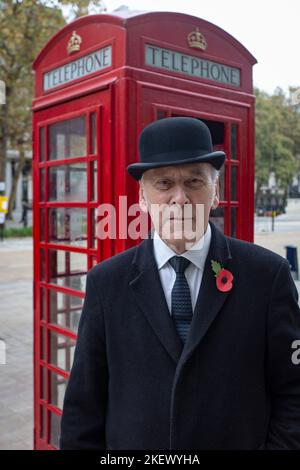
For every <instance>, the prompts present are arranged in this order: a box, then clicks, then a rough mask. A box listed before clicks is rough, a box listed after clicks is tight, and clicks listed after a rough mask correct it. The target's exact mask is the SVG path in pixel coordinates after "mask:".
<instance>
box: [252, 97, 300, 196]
mask: <svg viewBox="0 0 300 470" xmlns="http://www.w3.org/2000/svg"><path fill="white" fill-rule="evenodd" d="M255 94H256V122H255V124H256V163H255V165H256V168H255V170H256V183H257V190H256V194H258V193H259V191H260V189H261V186H262V185H264V184H267V183H268V178H269V175H270V173H271V172H274V174H275V177H276V181H277V185H278V187H280V188H284V189H287V187H288V185H289V184H290V183H291V180H292V178H293V176H294V174H295V173H296V171H297V159H296V146H297V143H296V141H295V137H296V135H295V125H296V124H297V126H300V118H299V113H298V115H295V112H294V110H293V108H292V106H291V104H290V103H289V101H288V99H287V98H286V96H285V94H284V93H283V91H282V90H281V89H280V88H277V89H276V91H275V93H274V94H273V95H272V96H270V95H268V94H267V93H265V92H263V91H260V90H258V89H256V90H255ZM299 129H300V127H299ZM298 138H299V139H300V132H299V135H298V134H297V139H298Z"/></svg>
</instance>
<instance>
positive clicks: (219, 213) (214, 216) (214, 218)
mask: <svg viewBox="0 0 300 470" xmlns="http://www.w3.org/2000/svg"><path fill="white" fill-rule="evenodd" d="M209 220H210V221H211V222H212V223H213V224H214V225H215V226H216V227H217V228H218V229H219V230H221V232H223V233H224V207H217V209H215V210H212V211H211V212H210V217H209Z"/></svg>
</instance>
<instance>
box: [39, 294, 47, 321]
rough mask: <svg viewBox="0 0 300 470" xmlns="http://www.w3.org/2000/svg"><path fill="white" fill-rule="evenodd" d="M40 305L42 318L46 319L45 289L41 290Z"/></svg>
mask: <svg viewBox="0 0 300 470" xmlns="http://www.w3.org/2000/svg"><path fill="white" fill-rule="evenodd" d="M40 296H41V297H40V305H41V314H40V318H41V319H42V320H45V319H46V291H45V289H41V290H40Z"/></svg>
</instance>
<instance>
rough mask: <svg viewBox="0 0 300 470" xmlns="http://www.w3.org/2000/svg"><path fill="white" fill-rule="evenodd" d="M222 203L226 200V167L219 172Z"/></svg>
mask: <svg viewBox="0 0 300 470" xmlns="http://www.w3.org/2000/svg"><path fill="white" fill-rule="evenodd" d="M219 186H220V201H224V200H225V165H222V166H221V168H220V170H219Z"/></svg>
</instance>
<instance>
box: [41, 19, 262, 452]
mask: <svg viewBox="0 0 300 470" xmlns="http://www.w3.org/2000/svg"><path fill="white" fill-rule="evenodd" d="M196 28H199V31H200V32H201V33H202V34H203V35H204V36H205V38H206V41H207V44H208V47H207V49H206V50H205V51H204V50H200V49H195V48H191V47H190V46H189V44H188V42H187V36H188V34H189V33H191V32H192V31H195V30H196ZM73 31H76V33H77V34H78V35H80V37H81V38H82V44H81V49H80V51H77V52H75V53H72V54H71V55H69V54H68V52H67V44H68V41H69V39H70V37H71V35H72V33H73ZM146 44H151V45H153V46H155V47H159V48H163V49H168V50H172V51H175V52H178V53H181V54H185V55H189V56H193V57H196V58H199V59H207V60H210V61H213V62H217V63H219V64H224V65H226V66H231V67H236V68H238V69H240V75H241V83H240V86H234V85H230V84H225V83H219V82H216V81H212V80H208V79H205V78H198V77H195V76H189V75H187V74H185V73H183V72H179V71H171V70H168V69H166V68H165V69H162V68H160V69H158V68H154V67H151V66H149V65H145V45H146ZM107 46H111V51H112V52H111V65H110V66H108V67H106V68H105V69H103V70H100V71H97V72H93V73H91V74H89V75H86V76H84V77H81V78H78V79H76V80H73V81H71V82H68V83H65V84H61V85H59V86H56V87H55V88H53V89H50V90H48V91H43V76H44V74H45V73H47V72H49V71H53V70H54V69H56V68H58V67H61V66H63V65H65V64H68V63H70V62H72V61H74V60H76V59H78V58H82V57H85V56H86V55H87V54H89V53H92V52H94V51H97V50H99V49H101V48H104V47H107ZM255 63H256V60H255V58H254V57H253V56H252V55H251V54H250V53H249V52H248V51H247V49H245V47H244V46H243V45H242V44H240V43H239V42H238V41H237V40H235V39H234V38H233V37H232V36H231V35H230V34H228V33H226V32H225V31H223V30H222V29H220V28H219V27H217V26H215V25H213V24H211V23H209V22H207V21H204V20H202V19H200V18H196V17H193V16H189V15H184V14H179V13H159V12H152V13H145V14H137V15H132V16H130V15H128V16H127V17H118V16H111V15H91V16H86V17H82V18H79V19H78V20H76V21H73V22H72V23H70V24H68V25H67V26H66V27H64V28H63V29H62V30H61V31H59V32H58V33H57V34H56V35H55V36H54V37H53V38H52V39H51V40H50V41H49V42H48V43H47V44H46V45H45V47H44V48H43V49H42V51H41V52H40V54H39V55H38V57H37V58H36V60H35V62H34V64H33V68H34V70H35V74H36V79H35V98H34V101H33V108H32V109H33V154H34V158H33V182H34V206H33V210H34V227H33V232H34V402H35V405H34V414H35V419H34V422H35V427H34V446H35V448H36V449H45V450H47V449H55V448H57V445H58V433H59V417H60V415H61V408H62V398H63V391H64V387H65V382H66V381H67V379H68V375H69V369H70V365H71V360H72V353H71V351H72V348H73V343H72V341H73V342H75V340H76V329H75V328H74V325H73V327H72V322H73V323H74V321H75V320H74V319H77V320H76V321H78V315H79V311H80V308H81V305H82V301H83V297H84V283H83V282H82V281H83V280H84V275H85V273H86V272H87V271H88V270H89V269H90V268H91V267H92V266H93V265H94V264H95V263H97V262H99V261H101V260H103V259H105V258H108V257H110V256H112V255H114V254H116V253H118V252H120V251H123V250H124V249H126V248H129V247H130V246H133V245H135V244H136V243H137V242H138V241H134V240H130V239H122V238H119V239H118V238H117V239H116V240H109V239H106V240H99V239H95V211H96V209H97V207H98V206H99V204H100V203H111V204H114V205H115V207H116V208H118V198H119V196H124V195H127V197H128V203H127V205H128V207H129V206H130V205H131V204H133V203H136V202H137V196H138V184H137V183H136V182H135V181H133V180H132V178H131V177H130V176H129V175H128V174H127V172H126V166H127V165H128V164H129V163H133V162H135V161H136V160H137V158H138V157H137V140H138V135H139V133H140V131H141V130H142V129H143V127H144V126H145V125H147V124H148V123H149V122H151V121H153V120H155V119H159V118H162V117H168V116H176V115H182V116H193V117H197V118H200V119H203V120H205V121H206V122H207V123H208V124H210V125H211V126H212V129H219V131H220V129H221V131H220V132H221V136H222V138H221V140H220V138H219V139H217V138H216V139H215V141H214V147H215V149H224V150H225V152H226V154H227V158H226V162H225V166H224V168H225V175H224V185H223V189H222V192H223V193H224V194H223V196H222V200H221V203H220V209H219V210H218V211H219V214H218V212H217V213H216V214H212V215H215V216H218V219H216V218H215V221H216V223H219V224H221V226H222V225H223V229H224V232H225V233H226V234H229V235H232V236H235V237H238V238H241V239H245V240H249V241H253V214H254V96H253V89H252V67H253V65H254V64H255ZM93 113H95V116H96V126H95V132H96V141H97V150H96V152H93V148H92V142H91V134H92V130H93V129H92V119H93V117H91V116H92V115H93ZM79 117H82V120H81V122H83V121H85V129H86V133H85V139H86V140H85V141H84V139H83V140H81V144H82V143H84V147H85V151H84V152H83V153H82V154H80V155H77V154H76V155H75V156H72V157H70V156H66V155H65V154H64V152H65V153H66V149H68V148H69V147H68V146H70V145H71V144H70V143H68V142H69V141H70V139H71V137H69V138H67V137H66V136H65V140H64V143H63V144H61V142H60V140H61V137H60V136H59V135H56V141H55V145H56V147H55V149H54V150H53V148H52V144H51V139H50V137H51V136H50V133H51V130H53V127H51V126H53V125H56V124H57V125H58V126H59V125H61V126H64V125H65V124H63V123H64V122H65V121H68V122H69V123H70V121H71V120H72V119H73V120H74V119H76V118H79ZM213 132H214V131H213ZM216 132H217V131H216ZM79 137H80V136H79ZM79 137H78V138H79ZM214 137H215V136H214V134H213V139H214ZM73 138H74V135H73ZM68 139H69V140H68ZM75 140H76V135H75ZM61 145H63V146H64V149H65V150H64V151H63V154H62V156H59V155H58V158H55V159H51V158H50V156H51V151H52V152H53V151H54V153H55V151H56V152H58V150H57V149H59V147H60V146H61ZM71 165H72V167H71ZM71 168H73V171H74V172H75V173H74V174H76V171H78V169H81V170H80V171H81V172H82V176H83V178H84V181H86V182H85V185H86V189H85V190H84V197H83V196H82V195H81V197H80V198H78V200H76V198H75V199H74V197H73V198H72V196H71V197H70V194H72V190H71V189H70V187H71V186H72V183H71V179H72V177H71ZM74 169H75V170H74ZM61 175H63V177H62V176H61ZM95 175H96V176H95ZM59 181H60V182H62V181H63V184H64V190H66V191H67V194H68V195H69V197H68V198H66V199H67V200H66V199H65V200H64V199H63V198H61V195H60V197H55V196H57V194H59V190H60V189H59ZM70 185H71V186H70ZM53 187H54V189H53ZM95 192H96V193H97V194H96V197H95ZM75 194H76V191H75ZM53 195H54V196H53ZM76 210H77V212H76ZM59 211H61V212H59ZM78 211H81V212H78ZM79 213H80V214H85V218H84V219H83V220H84V223H83V222H82V224H83V225H82V227H84V228H83V232H84V236H83V237H82V240H81V242H80V243H77V244H74V240H73V241H72V242H70V240H68V237H69V238H70V237H71V235H70V233H72V228H73V226H72V224H74V223H75V226H76V223H77V224H78V217H79V215H78V214H79ZM74 214H75V215H76V214H77V222H76V220H75V222H74V217H72V216H74ZM75 219H76V217H75ZM60 223H61V225H59V224H60ZM57 228H58V229H59V230H60V231H62V230H64V236H65V237H66V238H65V239H62V238H61V239H59V237H60V235H61V234H60V233H59V231H57ZM76 260H77V261H76ZM78 264H79V265H78ZM75 281H76V282H75ZM61 304H62V305H61ZM76 315H77V316H76ZM75 323H76V322H75ZM58 335H59V336H58Z"/></svg>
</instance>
